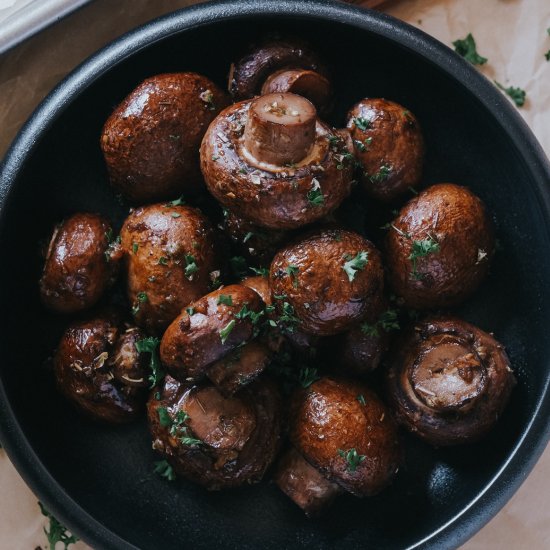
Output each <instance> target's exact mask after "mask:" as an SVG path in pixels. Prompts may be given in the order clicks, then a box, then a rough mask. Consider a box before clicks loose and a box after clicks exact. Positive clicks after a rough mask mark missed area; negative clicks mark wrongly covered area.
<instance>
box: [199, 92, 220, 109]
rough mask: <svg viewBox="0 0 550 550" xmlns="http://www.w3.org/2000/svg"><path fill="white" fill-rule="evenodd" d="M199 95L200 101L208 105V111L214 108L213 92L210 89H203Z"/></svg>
mask: <svg viewBox="0 0 550 550" xmlns="http://www.w3.org/2000/svg"><path fill="white" fill-rule="evenodd" d="M199 97H200V99H201V100H202V101H204V103H206V107H208V109H209V110H210V111H215V110H216V105H215V103H214V94H213V93H212V90H205V91H204V92H202V93H201V94H199Z"/></svg>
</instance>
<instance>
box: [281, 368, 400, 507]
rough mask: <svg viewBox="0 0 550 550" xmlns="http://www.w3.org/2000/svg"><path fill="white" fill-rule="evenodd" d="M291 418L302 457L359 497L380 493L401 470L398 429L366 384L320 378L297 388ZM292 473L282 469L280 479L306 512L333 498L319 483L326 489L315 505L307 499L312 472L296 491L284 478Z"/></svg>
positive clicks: (292, 437) (292, 435) (295, 481)
mask: <svg viewBox="0 0 550 550" xmlns="http://www.w3.org/2000/svg"><path fill="white" fill-rule="evenodd" d="M289 418H290V423H291V426H290V440H291V442H292V444H293V445H294V447H295V448H296V450H297V451H298V452H299V453H300V454H301V456H302V457H303V458H304V459H305V460H306V461H307V462H308V463H309V464H311V466H313V467H314V468H315V469H316V470H318V472H319V473H320V474H321V476H322V477H324V478H326V479H327V480H328V481H330V482H332V483H336V484H338V485H339V486H340V487H342V488H343V489H345V490H346V491H349V492H350V493H352V494H354V495H355V496H358V497H364V496H369V495H374V494H376V493H378V492H380V491H381V490H382V489H383V488H385V487H386V486H387V485H388V484H389V483H390V482H391V480H392V479H393V477H394V476H395V474H396V473H397V470H398V467H399V463H400V459H401V452H400V445H399V441H398V437H397V427H396V425H395V423H394V421H393V420H392V418H391V415H390V414H389V413H388V410H387V409H386V407H385V405H384V404H383V403H382V401H380V399H379V398H378V397H377V396H376V394H375V393H374V392H372V391H371V390H370V389H368V388H367V387H365V386H364V385H362V384H360V383H357V382H351V381H345V380H341V379H338V378H330V377H324V378H321V379H320V380H317V381H316V382H313V384H311V385H310V386H309V387H308V388H305V389H302V390H300V391H299V392H298V394H297V395H296V396H295V398H294V400H293V403H292V405H291V410H290V416H289ZM287 467H292V464H290V465H289V466H287ZM288 477H289V476H288V474H285V475H283V474H282V473H281V472H279V475H278V482H279V484H280V485H282V487H281V488H282V489H283V490H284V491H285V492H286V493H287V494H288V495H289V496H290V497H291V498H292V499H293V500H294V501H295V502H296V503H297V504H298V505H299V506H302V507H303V508H304V509H305V511H306V513H311V512H312V511H313V512H315V509H320V508H322V507H323V504H324V502H323V501H324V500H325V499H331V498H332V497H333V496H334V493H335V491H334V490H333V489H332V488H331V486H330V485H329V486H328V487H327V485H326V484H324V485H321V486H322V487H324V490H323V491H322V492H321V493H320V494H319V495H318V497H320V498H318V499H316V500H315V501H314V502H313V505H312V504H311V499H309V498H303V495H304V493H305V494H306V495H307V493H308V492H310V491H311V489H308V485H309V483H311V480H312V476H311V475H303V476H302V475H297V476H295V477H294V479H293V487H292V491H289V490H288V485H287V484H286V483H284V482H282V480H284V479H285V478H287V479H288ZM314 482H315V483H318V482H319V480H318V479H317V480H314Z"/></svg>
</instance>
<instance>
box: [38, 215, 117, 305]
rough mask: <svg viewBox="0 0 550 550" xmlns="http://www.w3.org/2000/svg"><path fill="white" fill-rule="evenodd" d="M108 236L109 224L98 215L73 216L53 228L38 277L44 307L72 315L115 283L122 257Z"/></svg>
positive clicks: (92, 302) (109, 234) (92, 301)
mask: <svg viewBox="0 0 550 550" xmlns="http://www.w3.org/2000/svg"><path fill="white" fill-rule="evenodd" d="M111 234H112V229H111V224H110V223H109V222H108V221H107V220H106V219H105V218H104V217H103V216H100V215H99V214H88V213H78V214H74V215H73V216H71V217H70V218H67V219H66V220H65V221H63V222H62V223H61V224H59V225H58V226H57V227H56V228H55V230H54V232H53V235H52V237H51V239H50V243H49V246H48V251H47V254H46V261H45V263H44V270H43V272H42V277H41V278H40V297H41V299H42V303H43V304H44V305H45V306H46V307H47V308H49V309H52V310H54V311H57V312H59V313H75V312H77V311H82V310H84V309H87V308H90V307H92V306H94V305H95V304H96V303H97V302H98V301H99V299H100V298H101V296H102V295H103V293H104V292H105V290H106V289H107V288H108V287H109V286H111V285H112V284H113V283H114V280H115V277H116V274H117V272H118V269H117V268H118V262H119V260H120V256H121V255H120V251H119V250H118V249H117V247H116V246H115V245H112V243H111V242H110V236H111Z"/></svg>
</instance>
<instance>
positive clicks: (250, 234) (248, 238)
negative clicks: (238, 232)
mask: <svg viewBox="0 0 550 550" xmlns="http://www.w3.org/2000/svg"><path fill="white" fill-rule="evenodd" d="M253 236H254V232H253V231H249V232H248V233H247V234H246V235H245V236H244V238H243V244H244V243H246V242H247V241H249V240H250V239H251V238H252V237H253Z"/></svg>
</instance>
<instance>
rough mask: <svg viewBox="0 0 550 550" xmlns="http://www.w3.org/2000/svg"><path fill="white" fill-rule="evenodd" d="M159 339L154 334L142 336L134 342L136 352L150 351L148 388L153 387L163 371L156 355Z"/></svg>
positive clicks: (161, 377)
mask: <svg viewBox="0 0 550 550" xmlns="http://www.w3.org/2000/svg"><path fill="white" fill-rule="evenodd" d="M159 343H160V340H159V339H158V338H155V337H154V336H150V337H148V338H143V339H142V340H138V341H137V342H136V343H135V346H136V350H137V351H138V353H150V354H151V360H150V361H149V368H150V369H151V374H150V375H149V382H151V385H150V386H149V387H150V388H153V387H155V386H156V385H157V384H158V383H159V382H160V381H161V380H162V379H163V378H164V371H163V370H162V365H161V363H160V359H159V356H158V345H159Z"/></svg>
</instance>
